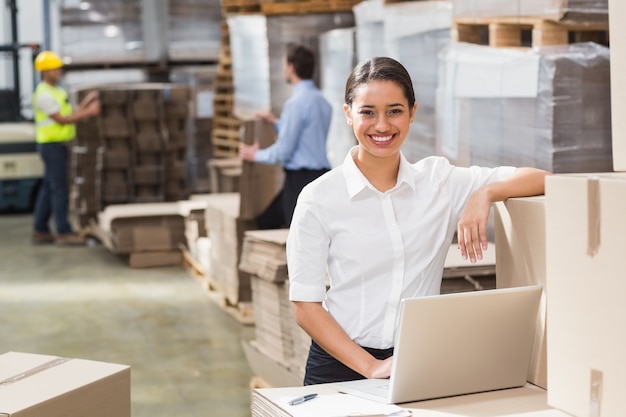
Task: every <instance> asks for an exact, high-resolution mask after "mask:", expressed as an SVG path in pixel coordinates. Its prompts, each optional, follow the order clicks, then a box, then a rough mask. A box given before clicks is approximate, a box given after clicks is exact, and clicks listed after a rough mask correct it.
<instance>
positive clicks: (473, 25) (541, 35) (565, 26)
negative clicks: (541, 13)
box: [452, 17, 609, 47]
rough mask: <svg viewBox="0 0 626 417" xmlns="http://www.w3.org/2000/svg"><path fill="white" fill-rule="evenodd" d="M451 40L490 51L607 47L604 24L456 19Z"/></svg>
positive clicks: (521, 18) (531, 19)
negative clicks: (584, 45)
mask: <svg viewBox="0 0 626 417" xmlns="http://www.w3.org/2000/svg"><path fill="white" fill-rule="evenodd" d="M452 39H453V40H455V41H458V42H468V43H474V44H479V45H488V46H492V47H540V46H549V45H567V44H570V43H575V42H597V43H600V44H602V45H608V42H609V32H608V25H607V24H605V23H578V22H576V23H574V22H554V21H550V20H545V19H541V18H534V17H511V18H490V19H456V20H455V21H454V23H453V26H452Z"/></svg>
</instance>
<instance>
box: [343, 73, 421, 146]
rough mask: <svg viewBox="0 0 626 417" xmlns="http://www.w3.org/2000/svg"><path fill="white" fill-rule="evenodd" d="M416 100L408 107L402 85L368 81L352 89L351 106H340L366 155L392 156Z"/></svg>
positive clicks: (403, 134) (403, 137)
mask: <svg viewBox="0 0 626 417" xmlns="http://www.w3.org/2000/svg"><path fill="white" fill-rule="evenodd" d="M415 109H417V103H415V105H414V106H413V108H412V109H411V108H409V102H408V100H407V98H406V97H405V96H404V92H403V90H402V88H401V87H400V86H399V85H398V84H397V83H395V82H393V81H369V82H367V83H364V84H361V85H359V86H358V87H356V89H355V95H354V100H353V102H352V105H351V106H348V105H347V104H345V105H344V112H345V113H346V117H347V119H348V124H350V125H352V128H353V130H354V135H355V136H356V139H357V141H358V142H359V145H360V147H361V151H365V152H366V153H367V154H369V155H371V156H374V157H379V158H384V157H389V156H395V155H396V154H397V153H398V152H399V151H400V146H401V145H402V143H403V142H404V140H405V139H406V136H407V134H408V133H409V126H410V124H411V123H412V122H413V117H414V115H415Z"/></svg>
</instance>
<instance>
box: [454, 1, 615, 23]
mask: <svg viewBox="0 0 626 417" xmlns="http://www.w3.org/2000/svg"><path fill="white" fill-rule="evenodd" d="M453 3H454V17H455V18H490V17H521V16H539V17H544V18H549V19H554V20H581V21H597V20H601V21H602V20H606V19H607V16H608V0H513V1H502V0H471V1H470V0H453Z"/></svg>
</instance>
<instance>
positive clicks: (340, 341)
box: [292, 301, 392, 378]
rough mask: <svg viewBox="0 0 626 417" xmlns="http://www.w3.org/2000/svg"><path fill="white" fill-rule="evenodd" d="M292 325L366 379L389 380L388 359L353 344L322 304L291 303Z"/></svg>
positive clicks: (389, 360)
mask: <svg viewBox="0 0 626 417" xmlns="http://www.w3.org/2000/svg"><path fill="white" fill-rule="evenodd" d="M292 305H293V310H294V313H295V316H296V322H297V323H298V325H299V326H300V327H301V328H302V329H303V330H304V331H305V332H307V334H308V335H309V336H311V338H312V339H313V340H315V342H316V343H317V344H318V345H320V346H321V347H322V349H324V350H325V351H326V352H327V353H328V354H329V355H331V356H332V357H334V358H335V359H337V360H338V361H340V362H341V363H343V364H344V365H346V366H347V367H348V368H350V369H352V370H354V371H356V372H358V373H359V374H361V375H363V376H364V377H366V378H389V375H390V374H391V361H392V357H391V358H388V359H385V360H378V359H376V358H374V357H373V356H372V355H370V354H369V353H368V352H367V351H366V350H365V349H363V348H362V347H360V346H359V345H357V344H356V343H354V341H352V339H350V337H348V335H347V334H346V332H345V331H344V330H343V329H342V328H341V326H339V324H338V323H337V322H336V321H335V319H334V318H333V317H332V316H331V315H330V313H328V311H326V310H325V309H324V307H323V306H322V303H317V302H305V301H293V302H292Z"/></svg>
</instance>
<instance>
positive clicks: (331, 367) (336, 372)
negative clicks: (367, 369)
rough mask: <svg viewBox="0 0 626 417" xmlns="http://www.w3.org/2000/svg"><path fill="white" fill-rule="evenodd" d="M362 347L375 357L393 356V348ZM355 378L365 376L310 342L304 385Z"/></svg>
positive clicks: (385, 357)
mask: <svg viewBox="0 0 626 417" xmlns="http://www.w3.org/2000/svg"><path fill="white" fill-rule="evenodd" d="M363 349H365V350H366V351H368V352H369V353H370V354H371V355H372V356H374V357H375V358H376V359H381V360H382V359H387V358H388V357H390V356H393V348H389V349H373V348H368V347H364V348H363ZM355 379H365V377H364V376H363V375H361V374H359V373H358V372H355V371H353V370H352V369H350V368H348V367H347V366H346V365H344V364H343V363H341V362H339V361H338V360H337V359H335V358H333V357H332V356H330V355H329V354H328V353H326V351H325V350H324V349H322V348H321V347H320V346H319V345H318V344H317V343H315V342H314V341H313V342H311V349H310V350H309V357H308V359H307V361H306V373H305V375H304V385H315V384H325V383H327V382H342V381H353V380H355Z"/></svg>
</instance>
